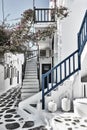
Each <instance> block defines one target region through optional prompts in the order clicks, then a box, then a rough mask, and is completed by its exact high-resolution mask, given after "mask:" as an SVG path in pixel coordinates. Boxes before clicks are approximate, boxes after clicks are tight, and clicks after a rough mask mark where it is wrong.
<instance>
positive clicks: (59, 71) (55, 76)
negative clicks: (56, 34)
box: [42, 11, 87, 109]
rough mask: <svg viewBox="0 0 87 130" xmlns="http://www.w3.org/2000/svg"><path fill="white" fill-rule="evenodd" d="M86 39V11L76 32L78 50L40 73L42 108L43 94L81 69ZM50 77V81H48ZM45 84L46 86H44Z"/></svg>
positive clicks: (43, 103)
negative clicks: (43, 72)
mask: <svg viewBox="0 0 87 130" xmlns="http://www.w3.org/2000/svg"><path fill="white" fill-rule="evenodd" d="M86 41H87V11H86V13H85V16H84V19H83V22H82V25H81V28H80V31H79V33H78V50H76V51H75V52H73V53H72V54H71V55H70V56H68V57H67V58H66V59H64V60H63V61H62V62H61V63H59V64H58V65H56V66H55V67H53V68H52V69H51V70H50V71H48V72H47V73H45V74H43V75H42V109H44V108H45V95H47V94H48V93H50V92H51V91H52V90H53V89H55V88H56V87H58V85H60V84H61V83H63V82H64V81H65V80H66V79H68V78H69V77H70V76H72V75H73V74H74V73H76V72H77V71H78V70H80V69H81V53H82V51H83V49H84V46H85V44H86ZM49 78H51V83H49V81H50V80H49ZM45 85H46V86H45Z"/></svg>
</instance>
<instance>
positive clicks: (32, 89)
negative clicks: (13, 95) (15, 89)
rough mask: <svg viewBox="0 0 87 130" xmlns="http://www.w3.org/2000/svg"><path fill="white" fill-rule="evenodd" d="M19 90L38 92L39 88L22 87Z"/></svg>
mask: <svg viewBox="0 0 87 130" xmlns="http://www.w3.org/2000/svg"><path fill="white" fill-rule="evenodd" d="M21 92H22V93H37V92H39V88H31V89H28V88H26V89H25V88H22V89H21Z"/></svg>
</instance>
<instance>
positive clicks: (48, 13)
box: [34, 8, 55, 23]
mask: <svg viewBox="0 0 87 130" xmlns="http://www.w3.org/2000/svg"><path fill="white" fill-rule="evenodd" d="M45 22H55V9H50V8H34V23H45Z"/></svg>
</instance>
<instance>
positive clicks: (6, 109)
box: [0, 87, 46, 130]
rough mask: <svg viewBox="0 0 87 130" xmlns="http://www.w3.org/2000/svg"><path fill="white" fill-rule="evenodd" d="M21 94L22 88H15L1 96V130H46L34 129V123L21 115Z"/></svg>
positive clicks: (41, 127)
mask: <svg viewBox="0 0 87 130" xmlns="http://www.w3.org/2000/svg"><path fill="white" fill-rule="evenodd" d="M20 94H21V93H20V88H19V87H14V88H12V89H10V90H8V91H7V92H6V93H3V94H2V95H1V96H0V130H1V129H3V130H15V129H17V130H22V129H23V130H46V129H45V128H44V126H38V127H36V128H33V127H34V121H30V120H25V119H24V118H23V117H22V116H21V114H19V112H18V111H21V110H19V109H18V104H19V102H20Z"/></svg>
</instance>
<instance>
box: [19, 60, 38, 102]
mask: <svg viewBox="0 0 87 130" xmlns="http://www.w3.org/2000/svg"><path fill="white" fill-rule="evenodd" d="M38 92H39V80H38V75H37V59H36V58H32V59H29V60H27V61H26V67H25V74H24V79H23V85H22V89H21V98H22V100H24V99H26V98H28V97H30V96H33V95H34V94H36V93H38Z"/></svg>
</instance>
